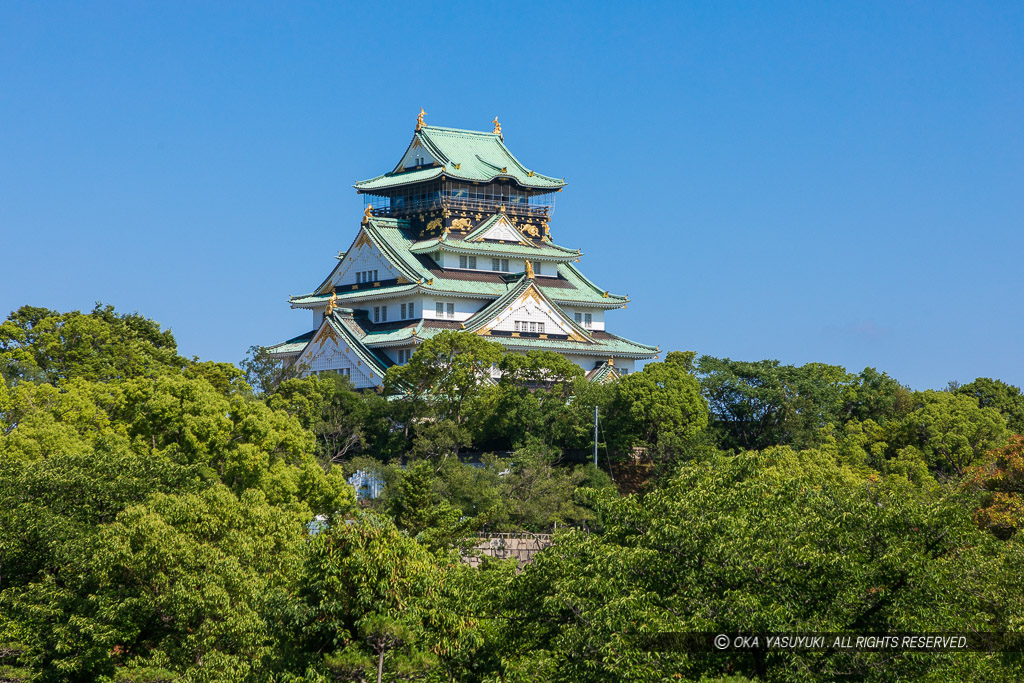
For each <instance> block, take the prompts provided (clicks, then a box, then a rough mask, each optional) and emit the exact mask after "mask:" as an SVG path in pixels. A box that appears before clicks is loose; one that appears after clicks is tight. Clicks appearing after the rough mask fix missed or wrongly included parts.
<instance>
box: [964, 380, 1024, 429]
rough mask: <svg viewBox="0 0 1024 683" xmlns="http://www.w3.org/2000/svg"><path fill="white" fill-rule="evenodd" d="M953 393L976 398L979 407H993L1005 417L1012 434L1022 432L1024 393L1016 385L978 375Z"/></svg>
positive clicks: (1023, 423)
mask: <svg viewBox="0 0 1024 683" xmlns="http://www.w3.org/2000/svg"><path fill="white" fill-rule="evenodd" d="M954 393H957V394H962V395H964V396H971V397H972V398H975V399H977V401H978V406H979V407H981V408H994V409H996V410H998V411H999V413H1000V414H1001V415H1002V416H1003V417H1004V418H1005V419H1006V425H1007V426H1008V427H1009V428H1010V431H1012V432H1013V433H1014V434H1024V394H1021V391H1020V389H1019V388H1018V387H1015V386H1013V385H1012V384H1007V383H1006V382H1002V381H1000V380H998V379H989V378H988V377H979V378H978V379H976V380H974V381H973V382H971V383H970V384H963V385H961V386H959V387H957V389H956V390H955V392H954Z"/></svg>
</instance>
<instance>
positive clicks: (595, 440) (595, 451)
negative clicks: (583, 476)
mask: <svg viewBox="0 0 1024 683" xmlns="http://www.w3.org/2000/svg"><path fill="white" fill-rule="evenodd" d="M594 467H595V468H596V467H597V406H594Z"/></svg>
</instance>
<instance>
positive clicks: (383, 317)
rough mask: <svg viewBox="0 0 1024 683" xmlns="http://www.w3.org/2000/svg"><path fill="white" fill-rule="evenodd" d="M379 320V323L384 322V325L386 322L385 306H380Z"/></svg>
mask: <svg viewBox="0 0 1024 683" xmlns="http://www.w3.org/2000/svg"><path fill="white" fill-rule="evenodd" d="M380 320H381V322H384V323H386V322H387V321H388V307H387V306H381V307H380Z"/></svg>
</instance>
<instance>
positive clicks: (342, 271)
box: [331, 241, 399, 287]
mask: <svg viewBox="0 0 1024 683" xmlns="http://www.w3.org/2000/svg"><path fill="white" fill-rule="evenodd" d="M365 270H376V271H377V279H378V280H394V279H395V278H397V277H398V276H399V272H398V270H397V269H396V268H395V267H394V266H392V265H391V263H390V262H389V261H388V260H387V259H386V258H384V256H383V255H382V254H381V253H380V252H379V251H377V248H376V247H374V246H373V245H372V244H371V243H369V242H366V241H364V242H363V243H362V244H360V245H359V247H358V248H357V249H353V250H351V251H349V252H348V253H347V254H345V260H343V261H342V262H341V264H340V267H339V268H338V270H337V271H336V272H335V273H334V277H333V278H332V280H331V284H332V285H334V286H335V287H341V286H344V285H354V284H357V283H356V273H358V272H360V271H365ZM371 277H372V276H371Z"/></svg>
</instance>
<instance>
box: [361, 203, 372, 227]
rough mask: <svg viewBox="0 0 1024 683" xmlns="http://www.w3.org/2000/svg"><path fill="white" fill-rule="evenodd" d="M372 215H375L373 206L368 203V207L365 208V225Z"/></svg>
mask: <svg viewBox="0 0 1024 683" xmlns="http://www.w3.org/2000/svg"><path fill="white" fill-rule="evenodd" d="M371 216H373V207H372V206H370V205H369V204H367V205H366V208H365V209H363V225H365V224H367V223H369V222H370V217H371Z"/></svg>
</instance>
